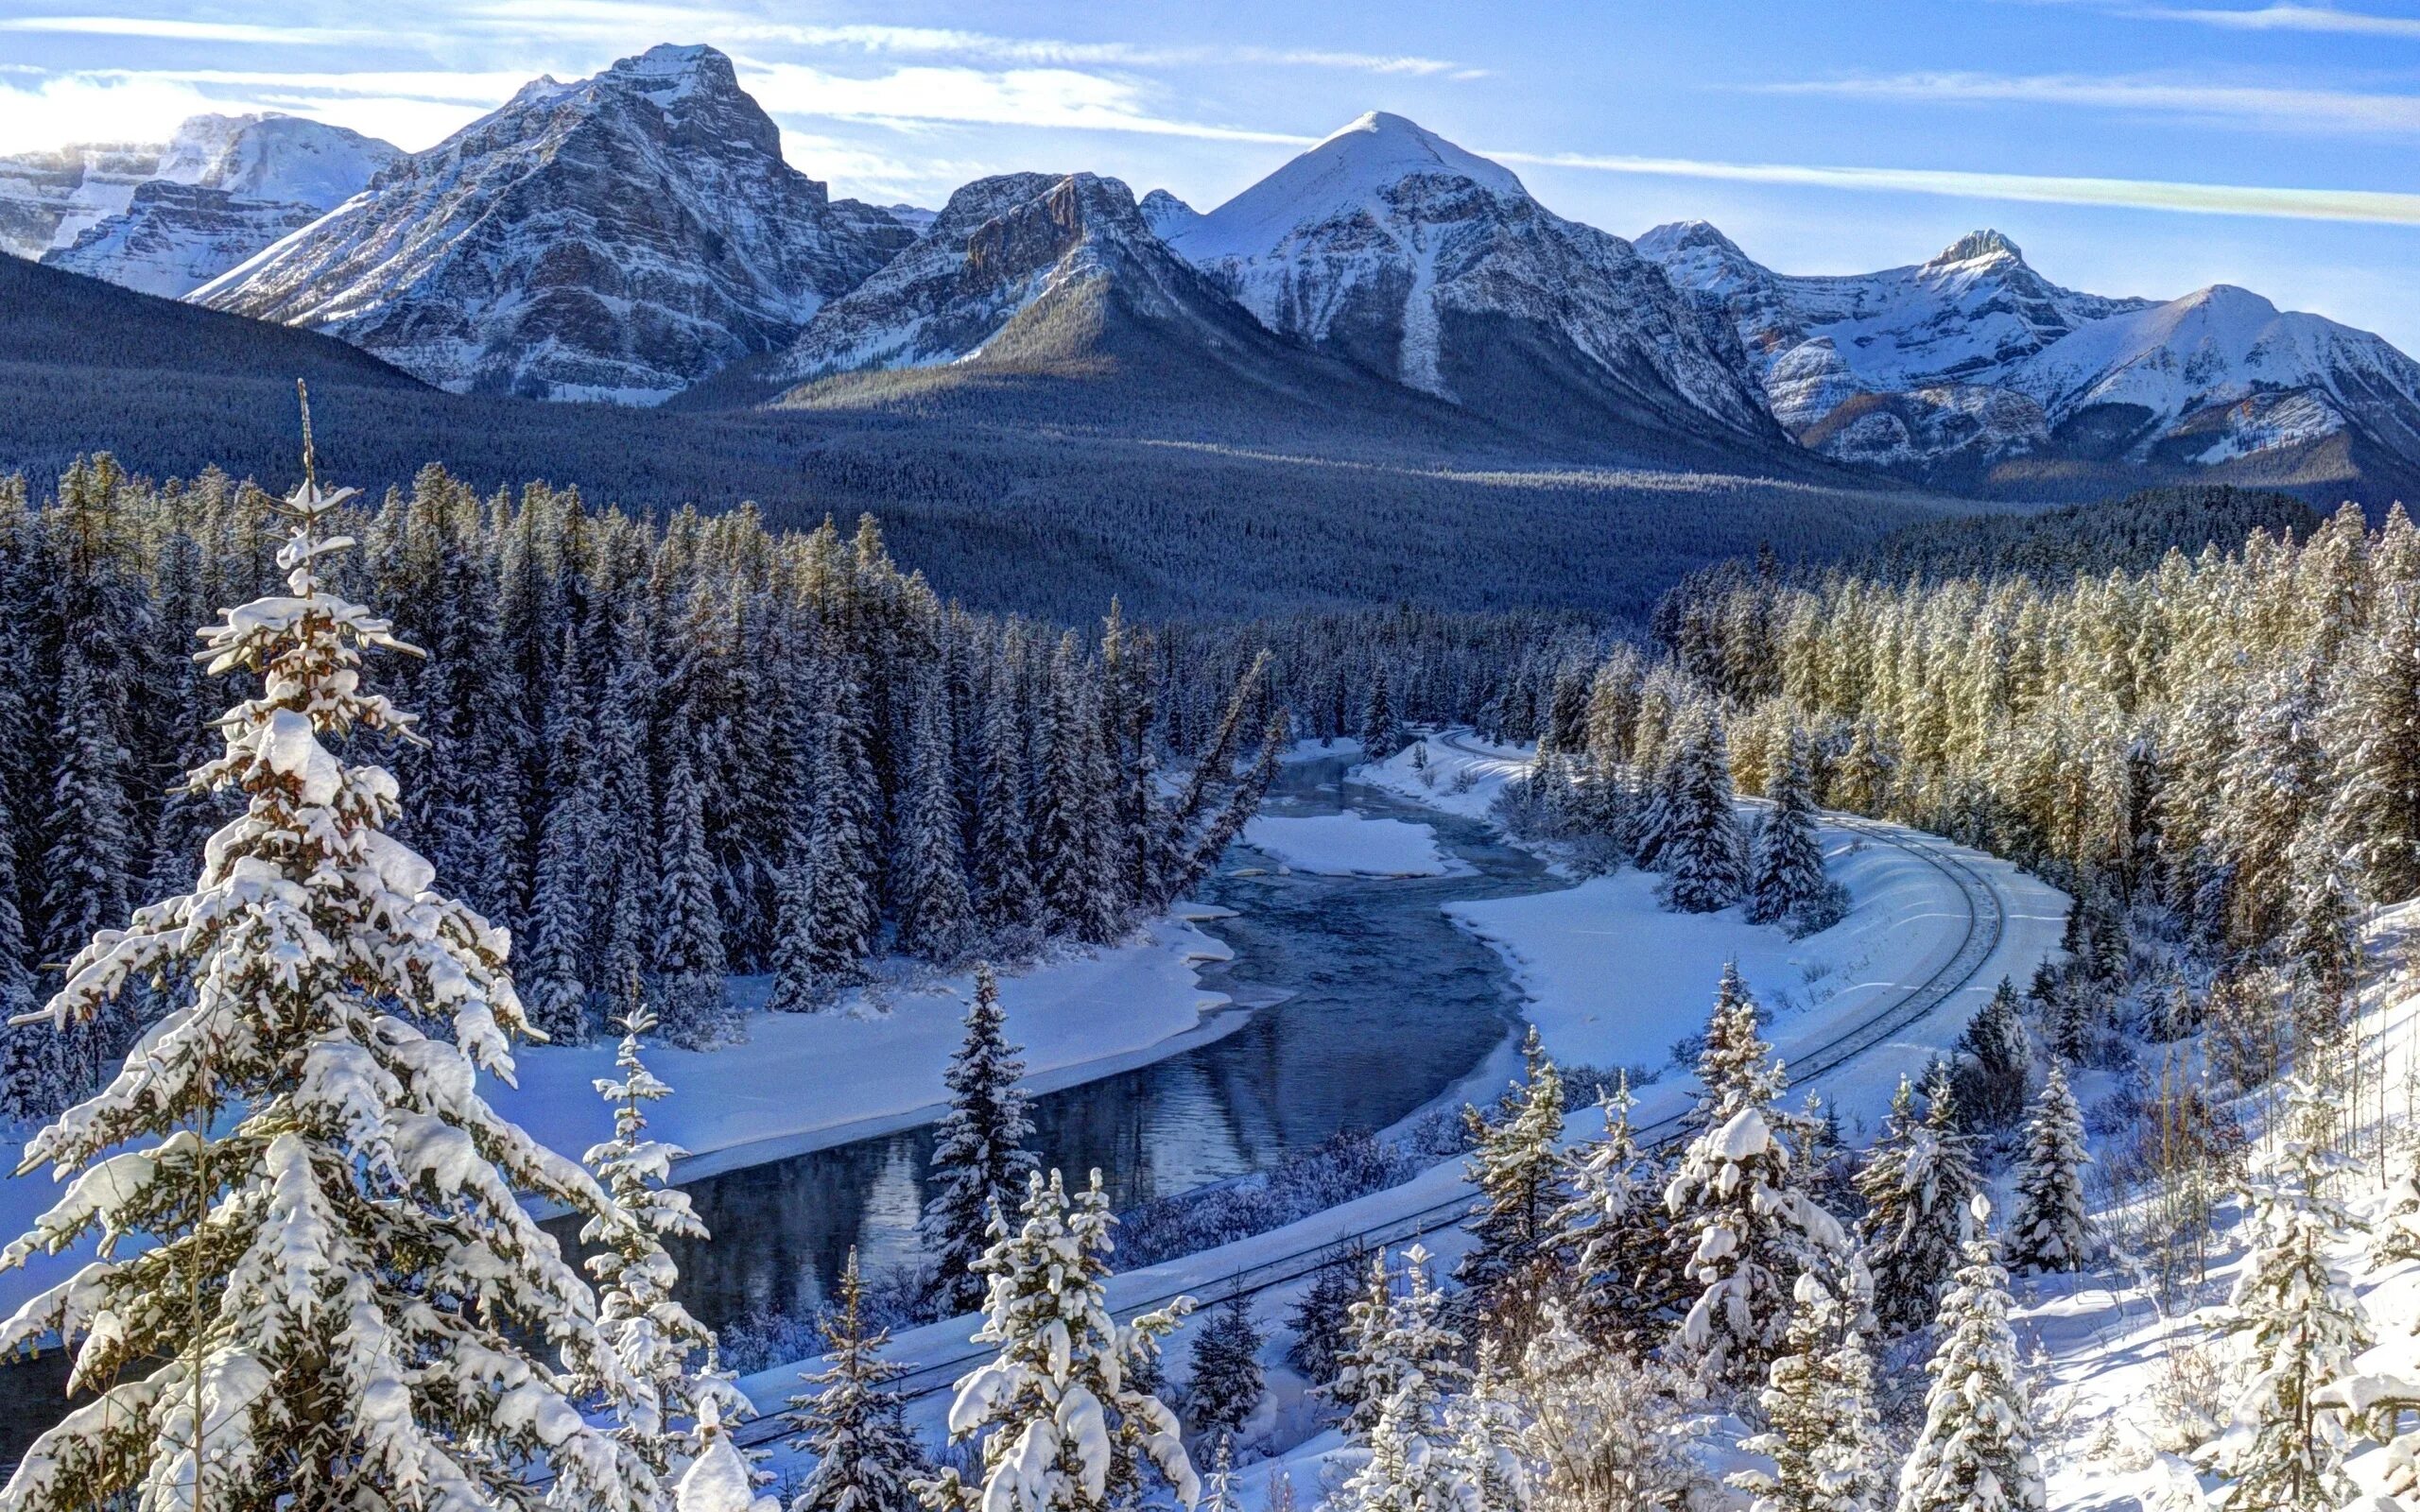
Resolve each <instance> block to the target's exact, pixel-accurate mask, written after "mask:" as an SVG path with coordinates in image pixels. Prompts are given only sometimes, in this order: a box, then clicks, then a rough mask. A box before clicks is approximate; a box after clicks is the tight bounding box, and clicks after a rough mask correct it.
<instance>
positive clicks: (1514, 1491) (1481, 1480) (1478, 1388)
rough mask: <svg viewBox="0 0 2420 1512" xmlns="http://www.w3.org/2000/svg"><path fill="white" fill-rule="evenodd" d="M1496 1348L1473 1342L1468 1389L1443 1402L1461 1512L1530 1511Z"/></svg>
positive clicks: (1514, 1416) (1516, 1413)
mask: <svg viewBox="0 0 2420 1512" xmlns="http://www.w3.org/2000/svg"><path fill="white" fill-rule="evenodd" d="M1541 1321H1543V1319H1541ZM1498 1348H1499V1346H1498V1345H1497V1344H1496V1342H1495V1340H1494V1339H1492V1338H1485V1339H1481V1340H1479V1343H1478V1366H1477V1367H1476V1368H1475V1369H1474V1370H1473V1371H1472V1372H1471V1383H1470V1389H1469V1390H1467V1391H1461V1392H1457V1393H1456V1394H1455V1395H1453V1396H1451V1397H1448V1398H1446V1399H1445V1422H1444V1429H1445V1437H1446V1440H1447V1447H1446V1451H1445V1452H1446V1456H1447V1460H1448V1463H1449V1464H1450V1466H1451V1467H1452V1474H1453V1483H1454V1485H1455V1486H1456V1489H1457V1497H1456V1500H1457V1502H1458V1503H1459V1504H1460V1507H1461V1512H1528V1508H1529V1505H1530V1468H1529V1465H1528V1463H1527V1461H1525V1460H1524V1459H1523V1458H1522V1455H1521V1429H1522V1417H1521V1410H1520V1406H1519V1404H1518V1402H1517V1401H1516V1400H1514V1399H1513V1391H1512V1389H1511V1384H1510V1383H1508V1382H1507V1381H1506V1380H1505V1376H1504V1369H1503V1366H1502V1365H1501V1364H1500V1363H1499V1356H1498V1354H1497V1349H1498Z"/></svg>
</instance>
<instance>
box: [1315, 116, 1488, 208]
mask: <svg viewBox="0 0 2420 1512" xmlns="http://www.w3.org/2000/svg"><path fill="white" fill-rule="evenodd" d="M1314 160H1326V161H1329V162H1332V163H1338V164H1340V165H1349V167H1350V168H1351V169H1352V171H1353V177H1354V178H1355V179H1356V180H1360V181H1363V182H1366V183H1368V184H1369V185H1370V186H1371V187H1383V186H1384V185H1386V184H1389V183H1392V182H1394V181H1395V180H1399V179H1403V178H1406V177H1409V175H1411V174H1415V173H1448V174H1452V175H1454V176H1456V177H1457V178H1462V179H1468V180H1471V181H1472V182H1474V183H1476V184H1478V185H1479V187H1481V188H1483V189H1488V190H1491V191H1493V192H1495V193H1496V194H1499V195H1512V196H1522V195H1527V194H1528V193H1529V191H1528V190H1526V189H1524V188H1523V187H1522V186H1521V180H1519V179H1518V178H1516V177H1514V175H1513V171H1512V170H1511V169H1510V168H1507V167H1505V166H1504V165H1503V164H1502V163H1491V162H1489V161H1488V160H1487V159H1485V158H1482V157H1480V156H1479V155H1478V153H1476V152H1471V151H1467V150H1465V149H1463V148H1462V147H1460V146H1455V145H1454V144H1453V143H1451V142H1448V141H1446V140H1445V139H1444V138H1443V137H1442V136H1439V135H1438V134H1437V133H1436V132H1434V131H1431V130H1429V129H1427V128H1426V127H1425V126H1422V125H1421V124H1420V123H1419V122H1417V121H1414V120H1412V119H1410V118H1409V117H1408V116H1402V115H1396V114H1394V113H1392V112H1388V111H1365V112H1362V113H1361V114H1359V115H1357V116H1356V117H1355V118H1354V119H1353V120H1352V121H1351V122H1350V123H1348V124H1347V125H1346V126H1345V127H1343V128H1342V129H1340V130H1338V131H1335V132H1332V133H1330V134H1329V135H1328V136H1327V137H1326V138H1324V139H1323V140H1322V141H1321V142H1320V144H1319V145H1318V146H1314V147H1312V148H1311V149H1310V150H1309V151H1307V152H1305V153H1304V154H1303V155H1302V156H1301V157H1299V158H1297V159H1295V160H1294V161H1295V162H1296V163H1305V162H1311V161H1314ZM1289 166H1290V164H1289ZM1285 171H1286V170H1285V169H1282V168H1281V169H1279V170H1278V172H1279V173H1281V174H1282V173H1284V172H1285Z"/></svg>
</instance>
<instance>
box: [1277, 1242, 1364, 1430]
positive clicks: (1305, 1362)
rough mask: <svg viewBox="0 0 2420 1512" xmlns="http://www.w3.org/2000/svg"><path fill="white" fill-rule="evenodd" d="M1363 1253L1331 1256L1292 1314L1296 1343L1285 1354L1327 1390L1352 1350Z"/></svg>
mask: <svg viewBox="0 0 2420 1512" xmlns="http://www.w3.org/2000/svg"><path fill="white" fill-rule="evenodd" d="M1362 1258H1363V1256H1362V1252H1361V1251H1360V1250H1358V1249H1348V1250H1345V1251H1342V1252H1340V1253H1338V1254H1334V1255H1331V1256H1330V1257H1329V1258H1328V1260H1327V1263H1324V1264H1322V1266H1320V1268H1319V1269H1318V1270H1317V1271H1315V1272H1313V1273H1312V1275H1311V1284H1310V1285H1309V1287H1308V1288H1306V1289H1305V1291H1304V1293H1303V1296H1302V1299H1301V1300H1299V1301H1297V1302H1296V1303H1295V1304H1294V1311H1293V1313H1292V1314H1290V1315H1289V1316H1288V1319H1287V1328H1288V1332H1291V1333H1292V1334H1293V1339H1294V1342H1293V1343H1291V1344H1289V1345H1288V1346H1287V1349H1286V1358H1287V1360H1288V1362H1290V1363H1291V1364H1292V1365H1293V1366H1294V1368H1295V1369H1297V1370H1299V1371H1301V1372H1302V1375H1303V1379H1304V1380H1305V1381H1307V1382H1309V1383H1311V1385H1312V1386H1313V1387H1314V1388H1315V1389H1318V1390H1321V1391H1322V1392H1324V1391H1325V1389H1326V1387H1327V1386H1328V1384H1329V1383H1331V1382H1333V1381H1335V1380H1336V1376H1337V1372H1338V1371H1339V1370H1340V1369H1341V1368H1343V1365H1344V1361H1345V1358H1346V1357H1347V1356H1348V1355H1349V1354H1350V1353H1351V1352H1352V1348H1353V1304H1354V1302H1355V1301H1356V1300H1357V1299H1358V1298H1359V1297H1360V1296H1361V1276H1362V1271H1363V1268H1364V1267H1363V1265H1362V1263H1361V1261H1362ZM1345 1405H1346V1406H1347V1407H1348V1408H1349V1407H1350V1405H1351V1404H1350V1403H1346V1404H1345Z"/></svg>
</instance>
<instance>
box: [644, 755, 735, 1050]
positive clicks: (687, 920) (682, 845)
mask: <svg viewBox="0 0 2420 1512" xmlns="http://www.w3.org/2000/svg"><path fill="white" fill-rule="evenodd" d="M666 743H667V744H668V745H669V746H670V747H671V753H670V759H671V764H672V765H671V771H670V774H669V775H668V776H666V778H665V780H664V829H663V832H662V833H663V840H662V843H661V847H660V850H659V854H660V855H661V857H662V860H661V862H660V864H659V866H658V868H657V874H658V879H659V880H658V882H657V890H656V929H655V958H654V962H653V966H654V979H655V987H654V993H653V995H654V997H655V1000H656V1001H657V1002H658V1003H660V1004H662V1005H663V1007H662V1009H661V1018H662V1020H663V1024H664V1035H665V1038H666V1039H667V1040H671V1041H672V1042H673V1043H674V1044H678V1045H685V1046H689V1047H691V1048H697V1047H700V1046H704V1045H712V1044H716V1043H719V1042H720V1041H722V1040H726V1039H728V1038H729V1037H730V1034H731V1031H732V1026H733V1018H732V1013H731V1008H730V1000H729V993H728V991H727V989H726V987H725V984H724V981H723V974H724V972H725V971H726V970H727V969H728V962H727V960H726V958H725V956H724V954H723V941H722V915H721V913H720V911H719V910H718V909H717V907H716V905H715V882H716V873H715V864H714V855H713V853H712V852H711V851H708V850H707V848H706V795H705V784H704V782H702V781H701V780H700V777H699V775H698V765H697V764H698V754H699V751H698V744H699V743H698V735H697V727H696V725H695V723H694V722H693V721H692V720H691V719H690V718H689V716H688V714H687V713H686V712H685V711H683V713H681V714H680V715H678V716H676V717H675V718H674V720H673V723H672V726H671V729H670V731H669V732H668V733H667V734H666Z"/></svg>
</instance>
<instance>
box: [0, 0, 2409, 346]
mask: <svg viewBox="0 0 2420 1512" xmlns="http://www.w3.org/2000/svg"><path fill="white" fill-rule="evenodd" d="M657 42H683V43H687V42H704V43H713V44H715V45H716V46H718V47H720V48H722V49H723V50H724V51H726V52H728V53H730V54H732V55H733V57H734V58H735V60H737V62H738V65H739V71H740V77H741V81H742V83H743V84H744V85H746V86H747V87H748V88H749V89H750V91H751V92H752V93H753V94H756V96H757V97H758V99H759V100H760V101H761V102H762V103H763V104H764V105H765V106H766V107H767V108H768V109H769V111H771V112H772V113H773V114H774V116H775V118H776V119H778V120H779V121H780V122H781V123H782V126H783V129H784V131H785V134H786V143H787V152H788V155H789V158H790V161H791V162H792V163H796V164H797V165H798V166H800V167H801V168H804V170H806V171H807V172H809V173H811V174H814V175H815V176H816V177H818V178H821V179H824V180H829V181H830V182H831V183H832V184H833V186H834V189H835V192H836V193H839V194H853V195H857V196H861V197H864V198H875V199H879V200H883V201H886V202H888V201H890V200H895V199H901V198H906V199H913V200H916V201H919V202H922V203H925V204H938V203H939V202H940V201H941V200H942V198H945V197H946V196H947V194H948V192H949V190H950V189H951V188H953V187H955V186H956V185H958V184H959V183H962V182H964V181H965V180H969V179H972V178H976V177H977V176H979V175H982V174H987V173H994V172H1002V171H1008V170H1016V169H1068V168H1090V169H1094V170H1096V171H1099V172H1103V173H1110V174H1115V175H1116V176H1118V177H1120V178H1122V179H1125V180H1127V181H1129V182H1130V183H1132V185H1133V186H1134V188H1135V190H1136V191H1137V192H1138V193H1139V192H1141V191H1143V190H1146V189H1149V188H1153V187H1167V188H1169V189H1172V190H1174V191H1175V192H1176V193H1178V194H1179V195H1182V196H1183V197H1184V198H1186V199H1188V200H1190V201H1192V202H1193V203H1194V204H1195V205H1197V206H1200V207H1202V208H1208V207H1209V206H1211V205H1214V204H1216V203H1218V202H1219V200H1221V199H1222V198H1225V197H1227V196H1228V195H1230V194H1233V193H1234V192H1235V191H1236V190H1238V189H1240V188H1242V187H1243V186H1244V185H1246V184H1248V183H1250V182H1251V181H1253V180H1254V179H1256V178H1258V177H1259V176H1260V175H1262V174H1264V173H1266V172H1267V171H1269V170H1270V169H1271V168H1272V167H1274V166H1275V165H1276V164H1277V163H1280V162H1282V161H1283V160H1284V159H1285V158H1286V157H1287V156H1288V154H1289V153H1290V152H1292V151H1294V150H1296V149H1297V147H1298V146H1301V145H1305V144H1307V143H1308V142H1309V141H1311V140H1315V139H1317V138H1318V137H1320V136H1322V135H1324V134H1326V133H1327V132H1328V131H1330V130H1333V129H1335V128H1337V127H1339V126H1340V125H1342V124H1343V123H1344V122H1346V121H1347V120H1349V119H1351V118H1352V117H1353V116H1355V115H1357V114H1358V113H1359V112H1362V111H1365V110H1372V109H1382V110H1391V111H1394V112H1400V113H1402V114H1405V115H1409V116H1411V117H1412V118H1414V119H1415V120H1418V121H1420V122H1422V123H1423V124H1424V125H1426V126H1428V127H1429V128H1431V129H1434V130H1437V131H1439V132H1441V133H1443V135H1445V136H1447V137H1450V138H1452V139H1453V140H1455V141H1457V142H1460V143H1461V144H1462V145H1464V146H1468V147H1471V148H1473V149H1474V150H1477V151H1480V152H1484V153H1487V154H1489V155H1491V156H1494V157H1495V158H1497V159H1499V160H1501V161H1503V162H1505V163H1508V164H1509V165H1511V166H1512V167H1513V168H1514V169H1515V171H1517V172H1518V173H1520V175H1521V176H1522V178H1523V179H1524V180H1525V181H1527V182H1528V184H1529V185H1530V188H1531V190H1532V191H1534V192H1535V193H1536V194H1537V195H1538V197H1539V198H1541V199H1543V200H1544V201H1545V202H1546V203H1547V205H1549V206H1550V207H1552V208H1553V209H1555V210H1556V211H1558V212H1560V213H1562V214H1564V215H1570V216H1573V217H1575V218H1578V219H1582V220H1586V221H1589V222H1592V223H1594V224H1596V225H1599V226H1602V227H1604V228H1605V229H1606V230H1609V231H1612V232H1617V233H1620V234H1624V235H1635V234H1636V233H1637V232H1641V231H1644V230H1645V229H1646V228H1648V227H1649V226H1651V225H1653V224H1655V223H1656V222H1658V221H1662V220H1668V219H1674V218H1679V217H1683V216H1700V217H1703V218H1705V219H1709V220H1712V221H1714V222H1715V223H1716V224H1718V225H1720V226H1721V227H1722V228H1723V229H1724V230H1725V231H1727V232H1730V233H1731V234H1732V236H1733V237H1734V239H1736V240H1737V241H1738V242H1739V243H1740V245H1741V246H1743V247H1744V248H1746V249H1747V250H1748V251H1749V252H1750V254H1751V255H1753V256H1755V257H1757V258H1758V259H1760V260H1761V261H1763V262H1766V263H1768V264H1770V265H1772V266H1776V267H1779V268H1782V269H1785V270H1787V271H1792V272H1819V271H1835V272H1837V271H1851V270H1861V269H1867V268H1873V267H1882V266H1893V265H1896V264H1902V263H1909V262H1914V261H1918V260H1921V259H1922V258H1924V257H1926V256H1927V255H1929V254H1930V253H1931V252H1933V251H1934V250H1936V249H1939V248H1940V247H1942V246H1944V245H1945V244H1946V243H1947V242H1949V241H1950V240H1952V239H1953V238H1955V237H1956V236H1957V235H1958V234H1959V233H1961V232H1964V231H1967V230H1969V229H1972V228H1974V227H1978V226H1985V225H1989V226H1996V227H1997V228H1999V229H2000V230H2002V231H2004V232H2008V233H2009V234H2010V235H2011V236H2013V237H2014V238H2015V239H2016V241H2017V242H2018V243H2019V244H2020V245H2022V246H2023V247H2024V248H2025V249H2026V252H2027V255H2028V257H2029V259H2030V260H2031V262H2032V263H2033V264H2034V266H2037V267H2039V268H2040V269H2041V270H2042V271H2043V272H2044V273H2046V274H2048V276H2050V277H2051V278H2053V279H2056V280H2058V281H2059V282H2062V283H2068V284H2070V285H2073V286H2077V287H2082V288H2089V289H2094V290H2098V291H2100V292H2103V293H2111V294H2146V295H2161V296H2172V295H2176V294H2181V293H2184V292H2187V290H2190V289H2193V288H2197V287H2200V286H2201V285H2204V284H2206V283H2240V284H2244V285H2246V286H2248V287H2252V288H2255V289H2257V290H2259V291H2261V292H2262V293H2264V294H2267V295H2269V296H2270V297H2271V298H2272V299H2273V300H2275V301H2277V302H2278V303H2279V304H2281V305H2284V306H2287V307H2289V308H2299V309H2310V310H2317V311H2319V312H2321V313H2323V314H2325V315H2329V316H2332V317H2334V318H2338V319H2342V320H2345V321H2348V322H2350V323H2352V324H2355V325H2359V326H2363V327H2366V328H2368V329H2371V330H2376V331H2379V332H2382V333H2384V334H2385V335H2388V336H2389V337H2391V338H2392V339H2394V340H2395V341H2396V342H2397V343H2398V344H2399V345H2401V346H2403V347H2404V348H2405V349H2406V350H2407V351H2413V352H2420V299H2416V298H2415V285H2420V3H2414V0H2362V4H2361V6H2360V7H2359V9H2356V8H2355V6H2354V5H2353V4H2352V3H2351V0H2347V3H2346V4H2343V5H2342V6H2339V5H2334V4H2327V3H2323V0H1909V3H1899V0H1878V3H1877V0H1857V3H1848V0H1831V3H1820V0H1819V3H1809V0H1789V3H1772V4H1747V3H1742V4H1686V3H1670V4H1664V5H1645V4H1634V3H1630V0H1598V3H1594V4H1590V3H1584V0H1562V3H1559V4H1547V3H1531V0H1509V3H1508V0H1491V3H1488V4H1470V3H1468V0H1461V3H1450V4H1449V3H1428V0H1328V3H1326V4H1322V5H1310V4H1305V3H1303V0H1222V3H1221V4H1219V5H1217V6H1205V5H1201V4H1190V5H1161V4H1144V3H1132V0H1129V3H1120V4H1101V3H1099V0H1092V3H1088V4H1080V5H1077V4H1057V3H1051V0H1042V3H1031V0H1029V3H1020V4H1016V5H1005V4H1002V5H976V4H962V3H961V4H923V3H917V0H897V3H892V4H888V5H881V6H873V5H862V6H852V5H845V4H830V3H824V0H786V3H782V4H755V3H752V0H699V3H696V4H667V3H661V0H631V3H625V0H402V3H389V4H385V5H379V4H374V3H371V4H365V3H363V0H350V3H345V4H336V3H324V0H285V3H282V4H277V5H267V4H249V5H248V4H241V3H228V4H221V5H216V6H176V5H168V4H163V3H158V0H149V3H147V0H0V151H14V150H20V149H23V148H26V147H31V146H46V145H52V144H56V143H58V142H61V141H64V140H70V139H95V138H98V139H111V138H115V139H129V138H143V137H153V138H156V137H159V136H162V135H164V134H165V132H166V130H167V129H169V128H170V127H171V126H172V125H173V124H174V122H175V121H176V120H177V119H179V118H181V117H182V115H184V114H186V113H190V112H194V111H198V110H209V109H222V110H223V109H238V108H240V109H272V110H283V111H286V112H292V113H296V114H305V115H314V116H318V117H320V118H322V119H326V120H331V121H335V122H337V123H340V124H343V125H346V126H351V127H354V128H356V129H361V130H365V131H370V132H372V133H374V134H376V135H380V136H384V137H386V138H388V139H389V140H391V141H393V142H396V143H398V144H399V145H401V146H406V147H422V146H429V145H430V144H432V143H434V142H436V141H437V140H439V139H440V138H441V137H442V136H443V135H444V134H445V133H447V132H448V131H450V130H452V129H456V128H458V127H459V126H461V125H463V124H465V123H466V122H468V121H469V120H471V119H473V118H474V117H475V116H476V115H477V114H479V113H480V112H482V111H483V110H485V109H487V108H488V107H491V106H493V104H495V103H497V102H498V101H500V100H501V99H503V98H504V96H505V95H506V94H510V91H511V90H512V89H513V88H514V87H515V86H516V85H517V84H519V83H520V82H521V81H522V80H523V79H525V78H527V77H533V76H535V75H537V74H540V73H552V74H554V75H556V76H557V77H574V76H578V75H581V74H587V73H593V72H595V71H596V69H598V68H600V67H602V66H604V65H605V64H607V63H609V62H611V61H612V60H614V58H616V57H620V56H624V55H626V54H629V53H631V52H635V51H638V50H640V49H642V48H644V47H646V46H648V45H649V44H651V43H657Z"/></svg>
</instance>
